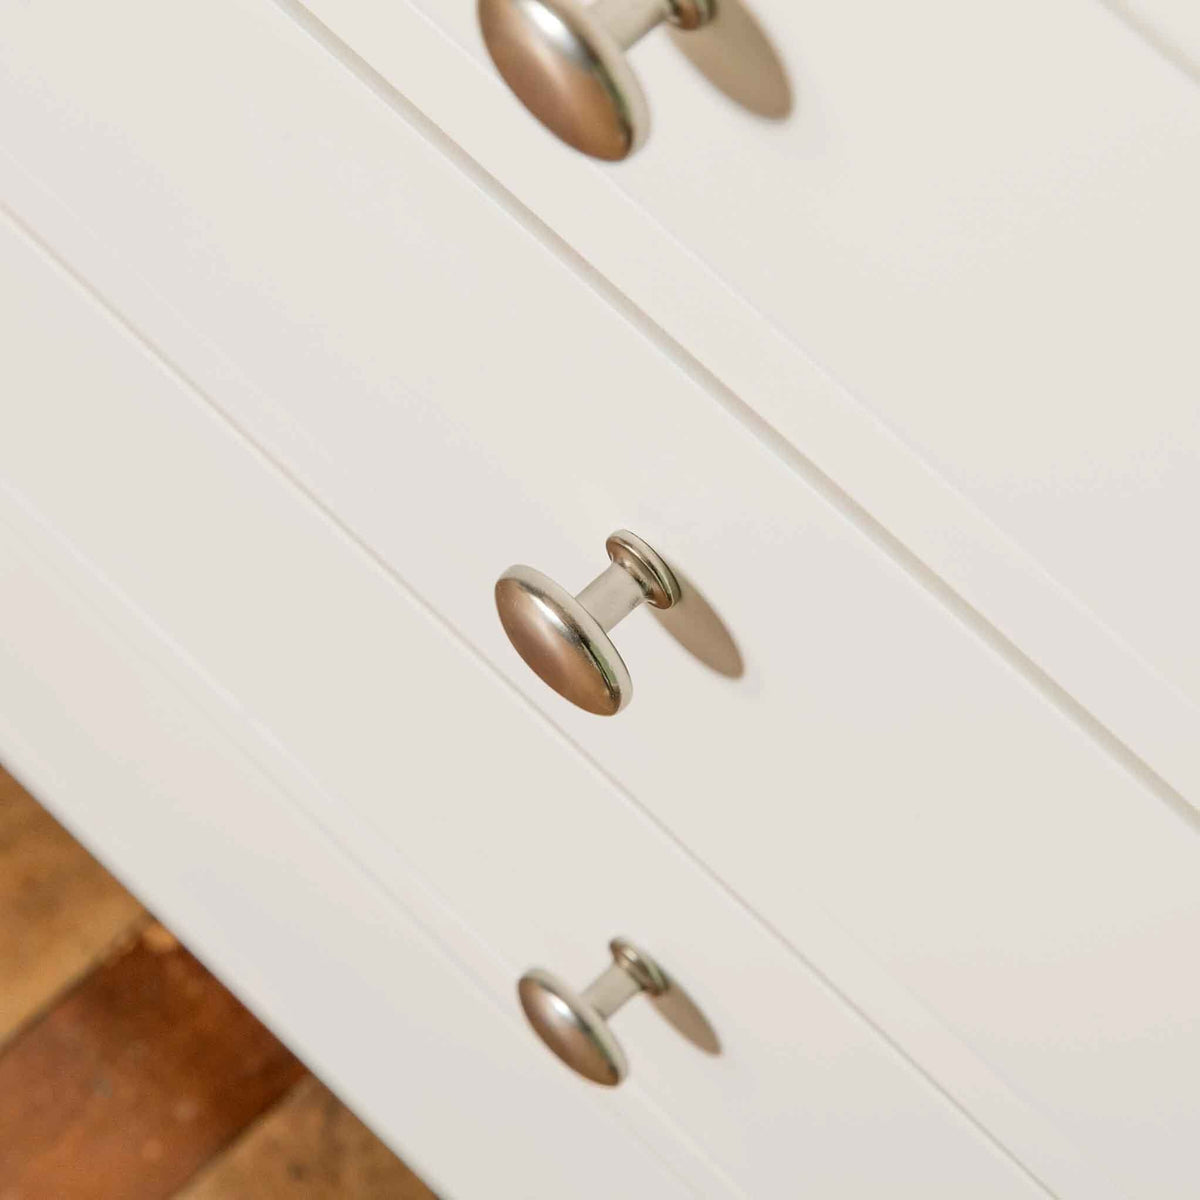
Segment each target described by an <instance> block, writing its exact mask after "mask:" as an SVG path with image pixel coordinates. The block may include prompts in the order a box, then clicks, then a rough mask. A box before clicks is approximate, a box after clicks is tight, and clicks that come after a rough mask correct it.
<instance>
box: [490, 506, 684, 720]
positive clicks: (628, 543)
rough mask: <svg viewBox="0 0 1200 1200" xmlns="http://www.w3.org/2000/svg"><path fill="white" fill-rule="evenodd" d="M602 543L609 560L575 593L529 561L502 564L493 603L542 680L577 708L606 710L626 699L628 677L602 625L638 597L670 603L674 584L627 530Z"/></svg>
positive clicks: (676, 596)
mask: <svg viewBox="0 0 1200 1200" xmlns="http://www.w3.org/2000/svg"><path fill="white" fill-rule="evenodd" d="M605 547H606V549H607V550H608V556H609V558H611V559H612V565H611V566H609V567H608V568H607V569H606V570H605V571H604V572H603V573H602V574H600V575H598V576H597V577H596V578H595V579H593V580H592V582H591V583H589V584H588V585H587V587H585V588H584V589H583V591H582V592H580V593H579V595H578V596H572V595H571V593H570V592H568V591H566V590H565V589H563V588H561V587H559V586H558V584H557V583H555V582H554V580H553V579H550V578H548V577H547V576H545V575H543V574H542V573H541V571H535V570H534V569H533V568H532V567H521V566H517V567H509V569H508V570H507V571H505V572H504V574H503V575H501V576H500V579H499V580H498V582H497V583H496V608H497V610H498V611H499V613H500V622H501V624H502V625H503V626H504V632H505V633H507V634H508V640H509V641H510V642H512V644H513V646H514V647H515V648H516V651H517V653H518V654H519V655H520V656H521V657H522V658H523V659H524V660H525V661H526V662H527V663H528V664H529V665H530V666H531V667H532V668H533V669H534V671H536V672H537V674H538V675H540V676H541V678H542V679H543V680H544V681H545V682H546V683H548V684H549V685H550V686H551V687H552V688H553V689H554V690H555V691H556V692H558V694H559V695H560V696H565V697H566V698H567V699H568V700H570V701H571V702H572V703H574V704H578V705H579V707H580V708H586V709H587V711H588V712H592V713H597V714H599V715H600V716H604V717H611V716H612V715H613V713H617V712H620V711H621V709H623V708H624V707H625V705H627V704H628V703H629V698H630V696H631V695H632V693H633V682H632V680H631V679H630V678H629V671H628V670H627V669H626V667H625V664H624V663H623V662H622V661H621V656H620V655H619V654H618V653H617V648H616V647H615V646H614V645H613V644H612V642H611V641H609V638H608V630H610V629H611V628H612V627H613V626H614V625H616V623H617V622H618V621H620V620H621V619H622V618H624V617H627V616H628V615H629V614H630V613H631V612H633V610H634V609H635V608H637V607H638V605H639V604H641V603H642V601H647V602H649V603H650V604H653V605H654V607H655V608H670V607H671V606H672V605H673V604H674V603H675V602H676V601H677V600H678V599H679V583H678V582H677V580H676V579H675V576H674V574H673V573H672V571H671V568H670V567H668V566H667V564H666V563H665V562H663V560H662V559H661V558H659V556H658V555H657V554H656V553H655V552H654V550H652V549H651V548H650V547H649V546H647V545H646V543H645V542H643V541H642V539H641V538H640V537H638V536H637V535H636V534H632V533H630V532H629V530H628V529H618V530H617V532H616V533H614V534H612V535H611V536H610V537H609V539H608V541H607V542H606V543H605Z"/></svg>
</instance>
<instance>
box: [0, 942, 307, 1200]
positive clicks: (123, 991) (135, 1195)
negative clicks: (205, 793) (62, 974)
mask: <svg viewBox="0 0 1200 1200" xmlns="http://www.w3.org/2000/svg"><path fill="white" fill-rule="evenodd" d="M303 1074H304V1068H303V1067H302V1065H301V1064H300V1063H299V1062H298V1061H297V1060H296V1059H295V1058H294V1057H293V1056H292V1054H291V1053H290V1052H289V1051H288V1050H287V1049H286V1048H285V1047H284V1046H283V1045H282V1044H281V1043H280V1042H279V1041H278V1040H276V1038H275V1037H274V1036H273V1035H272V1034H271V1033H270V1032H269V1031H268V1030H267V1029H266V1028H265V1027H264V1026H263V1025H261V1024H260V1023H259V1022H258V1021H257V1020H256V1019H255V1018H254V1017H253V1016H252V1015H251V1014H250V1013H249V1012H248V1011H247V1010H246V1009H245V1008H243V1007H242V1006H241V1005H240V1004H239V1003H238V1002H237V1001H236V1000H235V999H234V998H233V996H231V995H230V993H229V992H227V991H226V990H225V988H223V987H222V986H221V985H220V984H219V983H218V982H217V981H216V980H215V979H214V978H213V977H212V976H211V975H210V974H209V973H208V972H207V971H206V970H205V969H204V968H203V967H202V966H201V965H200V964H199V963H198V962H197V961H196V960H195V959H194V958H193V957H192V956H191V955H190V954H189V953H188V952H187V951H186V950H185V949H183V948H182V947H181V946H179V945H178V944H177V943H176V942H175V940H174V939H173V938H172V937H171V936H170V934H168V933H167V932H166V931H165V930H164V929H162V927H161V926H158V925H152V926H150V927H148V928H147V929H146V930H145V931H143V933H142V934H141V935H140V936H139V937H138V938H137V939H136V941H134V942H133V944H132V945H129V946H127V947H125V948H123V949H122V950H121V951H119V952H118V953H116V954H115V955H113V956H112V958H111V959H110V960H109V961H107V962H105V963H104V964H102V965H101V966H99V967H98V968H96V969H95V970H94V971H93V972H92V974H90V975H89V976H88V977H87V978H86V979H85V980H84V981H83V982H82V983H81V984H79V985H78V986H77V987H76V988H75V990H74V991H72V992H71V993H70V994H69V995H67V996H66V997H65V998H64V999H62V1000H61V1001H59V1003H58V1004H56V1005H55V1006H54V1007H53V1008H52V1009H51V1010H50V1011H49V1012H48V1013H47V1014H46V1015H45V1016H43V1017H42V1018H41V1019H40V1020H39V1021H37V1022H36V1023H35V1024H33V1025H32V1026H30V1027H29V1028H28V1029H27V1030H25V1032H24V1033H22V1034H21V1036H19V1037H17V1038H16V1039H14V1040H13V1041H12V1042H11V1043H10V1044H9V1046H8V1048H7V1049H6V1050H5V1051H4V1052H3V1053H0V1200H67V1198H69V1200H115V1198H118V1197H119V1198H120V1200H151V1198H153V1200H159V1198H161V1197H165V1196H169V1195H170V1194H171V1193H172V1192H173V1191H175V1190H177V1189H178V1188H179V1187H180V1186H182V1184H183V1183H185V1182H186V1181H187V1180H188V1179H189V1178H191V1177H192V1176H193V1175H194V1174H195V1173H196V1171H198V1170H199V1169H200V1168H201V1167H202V1166H203V1165H205V1164H206V1163H207V1162H208V1161H209V1160H210V1159H211V1158H212V1157H213V1155H214V1154H215V1153H217V1152H218V1151H219V1150H221V1149H222V1148H224V1147H225V1146H226V1145H228V1144H229V1143H230V1142H231V1141H232V1140H233V1139H234V1138H235V1137H236V1136H237V1135H238V1134H239V1133H240V1132H241V1131H242V1130H243V1129H245V1128H246V1126H247V1125H249V1124H250V1123H251V1122H252V1121H254V1120H255V1118H257V1117H258V1116H259V1115H260V1114H261V1113H263V1112H264V1111H265V1110H266V1109H268V1108H269V1107H270V1106H271V1105H273V1104H274V1103H275V1101H277V1100H278V1099H279V1098H280V1097H281V1096H283V1095H284V1094H285V1093H286V1092H287V1091H288V1090H289V1089H290V1088H291V1087H292V1085H293V1084H295V1083H296V1082H297V1081H298V1080H299V1079H300V1078H301V1077H302V1076H303Z"/></svg>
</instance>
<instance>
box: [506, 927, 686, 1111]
mask: <svg viewBox="0 0 1200 1200" xmlns="http://www.w3.org/2000/svg"><path fill="white" fill-rule="evenodd" d="M609 949H610V950H612V956H613V965H612V966H611V967H609V968H608V969H607V970H606V971H605V972H604V973H603V974H602V975H600V976H598V977H597V978H596V979H595V980H594V981H593V982H592V983H591V984H590V985H589V986H588V987H587V988H585V989H584V990H583V991H582V992H575V991H573V990H572V989H571V988H569V987H567V985H566V984H565V983H563V982H562V981H561V980H560V979H556V978H555V977H554V976H553V975H551V974H550V973H549V972H548V971H541V970H533V971H527V972H526V973H525V974H524V975H522V976H521V982H520V983H519V984H518V985H517V994H518V995H519V996H520V998H521V1007H522V1008H523V1009H524V1010H525V1015H526V1016H527V1017H528V1018H529V1023H530V1024H531V1025H532V1026H533V1028H534V1029H535V1030H536V1031H537V1035H538V1037H540V1038H541V1039H542V1041H543V1042H545V1043H546V1045H547V1046H549V1047H550V1049H551V1050H553V1051H554V1053H555V1054H557V1055H558V1057H559V1058H561V1059H562V1060H563V1062H565V1063H566V1064H567V1066H568V1067H570V1068H571V1069H572V1070H573V1071H578V1072H579V1074H580V1075H582V1076H584V1077H585V1078H586V1079H590V1080H591V1081H592V1082H593V1083H603V1084H605V1085H607V1086H608V1087H615V1086H616V1085H617V1084H618V1083H620V1082H621V1080H622V1079H624V1078H625V1076H626V1075H628V1074H629V1067H628V1064H627V1063H626V1061H625V1052H624V1051H623V1050H622V1049H621V1045H620V1043H619V1042H618V1041H617V1039H616V1038H615V1037H613V1035H612V1031H611V1030H610V1029H609V1027H608V1018H609V1017H611V1016H612V1015H613V1013H615V1012H616V1011H617V1009H618V1008H620V1007H621V1005H622V1004H624V1003H625V1002H626V1001H627V1000H629V999H632V997H634V996H636V995H637V994H638V993H639V992H649V993H650V994H651V995H652V996H661V995H662V994H663V993H664V992H665V991H666V990H667V987H668V986H669V985H668V983H667V977H666V976H665V975H664V974H663V972H662V970H661V969H660V968H659V966H658V964H657V963H656V962H655V961H654V959H652V958H651V957H650V956H649V955H648V954H647V953H645V951H643V950H639V949H638V948H637V947H636V946H634V945H633V944H632V943H630V942H627V941H626V940H625V939H624V938H613V940H612V941H611V942H610V943H609Z"/></svg>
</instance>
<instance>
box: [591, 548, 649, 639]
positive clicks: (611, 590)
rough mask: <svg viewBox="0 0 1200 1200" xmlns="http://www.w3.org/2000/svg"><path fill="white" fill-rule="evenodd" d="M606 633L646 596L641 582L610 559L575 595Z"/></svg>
mask: <svg viewBox="0 0 1200 1200" xmlns="http://www.w3.org/2000/svg"><path fill="white" fill-rule="evenodd" d="M575 599H576V600H578V601H579V603H580V604H582V605H583V607H584V608H586V609H587V611H588V612H589V613H591V614H592V617H593V618H594V619H595V620H596V622H597V623H598V624H599V626H600V628H601V629H603V630H604V632H605V633H608V631H609V630H610V629H612V627H613V626H614V625H616V624H618V623H619V622H621V621H623V620H624V619H625V618H626V617H627V616H629V614H630V613H631V612H633V610H634V609H635V608H637V607H638V605H639V604H641V603H642V602H643V601H644V600H645V599H646V593H645V592H644V591H643V590H642V585H641V584H640V583H639V582H638V581H637V580H636V579H635V578H634V577H633V576H632V575H631V574H630V573H629V571H627V570H626V569H625V567H623V566H622V565H621V564H620V563H617V562H613V563H609V565H608V566H607V567H606V568H605V569H604V570H603V571H601V572H600V574H599V575H597V576H596V578H595V579H593V580H592V582H591V583H589V584H588V585H587V587H585V588H584V589H583V591H582V592H580V593H579V595H577V596H576V597H575Z"/></svg>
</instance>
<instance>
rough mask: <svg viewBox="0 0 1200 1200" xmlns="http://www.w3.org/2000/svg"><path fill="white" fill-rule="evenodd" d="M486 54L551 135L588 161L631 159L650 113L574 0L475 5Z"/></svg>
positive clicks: (614, 49)
mask: <svg viewBox="0 0 1200 1200" xmlns="http://www.w3.org/2000/svg"><path fill="white" fill-rule="evenodd" d="M479 24H480V27H481V29H482V30H483V40H484V43H485V44H486V45H487V48H488V53H489V54H490V55H491V56H492V61H493V62H494V63H495V64H496V67H497V69H498V70H499V72H500V74H501V75H502V76H504V80H505V82H506V83H507V84H508V86H509V87H510V88H512V90H513V91H514V92H515V93H516V95H517V98H518V99H519V100H520V101H521V103H522V104H524V105H525V107H526V108H527V109H529V111H530V112H531V113H533V115H534V116H535V117H537V119H538V120H539V121H541V122H542V124H543V125H545V126H546V128H547V129H549V130H550V131H551V132H552V133H555V134H557V135H558V136H559V137H560V138H562V140H563V141H564V142H566V143H568V145H571V146H574V147H575V149H576V150H582V151H583V153H584V154H590V155H592V157H593V158H604V159H608V160H610V161H616V160H617V159H622V158H625V157H627V156H628V155H630V154H632V153H633V151H634V150H636V149H637V148H638V147H639V146H640V145H641V144H642V142H644V141H645V139H646V135H647V133H648V132H649V128H650V110H649V108H648V106H647V104H646V97H645V95H644V94H643V92H642V89H641V85H640V84H639V83H638V81H637V78H636V76H635V75H634V74H633V72H632V71H631V70H630V69H629V66H628V64H627V63H626V61H625V55H624V53H623V52H622V49H621V46H620V45H619V43H618V42H617V40H616V39H615V38H614V37H613V36H612V35H611V34H610V33H609V32H608V31H607V30H606V29H604V28H603V27H602V26H601V25H600V24H599V23H598V22H597V21H595V20H594V19H593V18H592V17H590V16H589V15H588V12H587V10H586V9H585V8H584V7H583V6H582V5H580V4H577V3H576V2H575V0H479Z"/></svg>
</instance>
